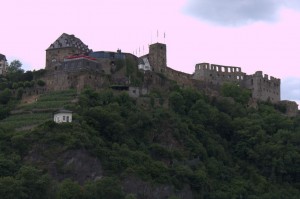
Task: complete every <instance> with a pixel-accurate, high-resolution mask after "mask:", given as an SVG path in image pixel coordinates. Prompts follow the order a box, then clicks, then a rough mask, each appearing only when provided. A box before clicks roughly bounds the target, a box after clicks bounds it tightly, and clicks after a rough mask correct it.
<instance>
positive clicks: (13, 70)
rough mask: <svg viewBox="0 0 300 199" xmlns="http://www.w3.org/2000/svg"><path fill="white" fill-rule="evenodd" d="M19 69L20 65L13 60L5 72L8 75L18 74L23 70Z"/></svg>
mask: <svg viewBox="0 0 300 199" xmlns="http://www.w3.org/2000/svg"><path fill="white" fill-rule="evenodd" d="M21 67H22V63H21V62H20V61H19V60H13V61H12V62H11V63H10V64H9V66H8V68H7V72H8V73H9V74H12V73H18V72H20V73H23V72H24V70H23V69H22V68H21Z"/></svg>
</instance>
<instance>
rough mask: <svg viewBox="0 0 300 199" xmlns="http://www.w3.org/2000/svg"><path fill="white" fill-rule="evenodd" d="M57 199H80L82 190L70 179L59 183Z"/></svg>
mask: <svg viewBox="0 0 300 199" xmlns="http://www.w3.org/2000/svg"><path fill="white" fill-rule="evenodd" d="M57 198H58V199H81V198H83V190H82V188H81V186H80V185H79V184H78V183H77V182H73V181H72V180H70V179H66V180H64V181H63V182H62V183H60V185H59V187H58V193H57Z"/></svg>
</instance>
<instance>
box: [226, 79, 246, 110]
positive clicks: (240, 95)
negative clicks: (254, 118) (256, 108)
mask: <svg viewBox="0 0 300 199" xmlns="http://www.w3.org/2000/svg"><path fill="white" fill-rule="evenodd" d="M221 93H222V95H223V96H224V97H232V98H233V99H234V100H235V101H236V102H239V103H241V104H243V105H246V104H247V103H248V101H249V99H250V97H251V92H250V91H249V90H246V89H243V88H241V87H240V86H239V85H238V84H230V83H225V84H223V85H222V87H221Z"/></svg>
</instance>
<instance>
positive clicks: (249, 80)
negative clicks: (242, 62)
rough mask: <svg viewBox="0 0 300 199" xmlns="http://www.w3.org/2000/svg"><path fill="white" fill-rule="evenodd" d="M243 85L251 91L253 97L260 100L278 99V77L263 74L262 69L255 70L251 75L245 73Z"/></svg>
mask: <svg viewBox="0 0 300 199" xmlns="http://www.w3.org/2000/svg"><path fill="white" fill-rule="evenodd" d="M243 86H244V87H245V88H248V89H250V90H251V92H252V97H253V98H254V99H259V100H262V101H268V100H270V101H271V102H273V103H275V102H279V101H280V79H277V78H274V77H272V76H271V77H270V78H269V76H268V75H266V74H265V75H263V73H262V71H257V72H256V73H255V74H253V75H246V76H245V80H244V81H243Z"/></svg>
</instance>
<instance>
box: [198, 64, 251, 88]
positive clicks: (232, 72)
mask: <svg viewBox="0 0 300 199" xmlns="http://www.w3.org/2000/svg"><path fill="white" fill-rule="evenodd" d="M245 75H246V74H245V73H243V72H242V70H241V68H240V67H233V66H222V65H216V64H209V63H200V64H196V66H195V72H194V74H193V75H192V78H193V79H195V80H202V81H206V82H210V83H211V84H214V85H222V84H223V83H224V82H237V83H240V82H242V81H243V80H244V78H245Z"/></svg>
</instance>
